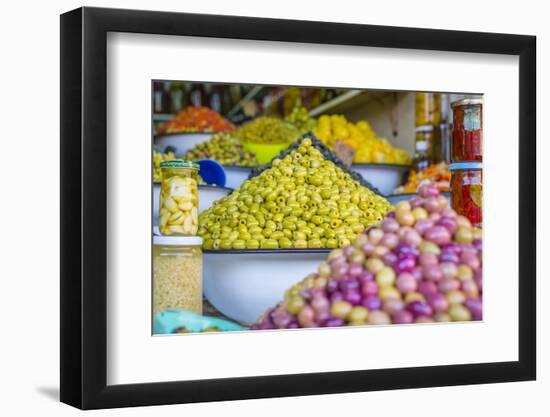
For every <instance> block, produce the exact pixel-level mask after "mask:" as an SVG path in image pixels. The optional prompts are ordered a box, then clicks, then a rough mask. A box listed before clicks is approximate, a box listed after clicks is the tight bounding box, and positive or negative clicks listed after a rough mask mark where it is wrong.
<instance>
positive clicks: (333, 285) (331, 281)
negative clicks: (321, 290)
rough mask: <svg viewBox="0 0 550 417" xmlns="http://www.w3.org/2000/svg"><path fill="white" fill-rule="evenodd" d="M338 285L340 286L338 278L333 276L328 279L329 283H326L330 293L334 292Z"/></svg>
mask: <svg viewBox="0 0 550 417" xmlns="http://www.w3.org/2000/svg"><path fill="white" fill-rule="evenodd" d="M338 287H339V285H338V280H337V279H334V278H331V279H329V280H328V281H327V285H326V287H325V289H326V290H327V292H328V293H329V294H330V293H333V292H334V291H337V290H338Z"/></svg>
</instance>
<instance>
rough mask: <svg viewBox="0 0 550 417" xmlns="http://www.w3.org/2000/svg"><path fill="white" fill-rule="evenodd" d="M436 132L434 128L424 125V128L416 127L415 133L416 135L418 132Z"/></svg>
mask: <svg viewBox="0 0 550 417" xmlns="http://www.w3.org/2000/svg"><path fill="white" fill-rule="evenodd" d="M432 130H434V127H433V126H432V125H424V126H416V127H415V129H414V131H415V132H416V133H418V132H431V131H432Z"/></svg>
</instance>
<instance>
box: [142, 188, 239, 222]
mask: <svg viewBox="0 0 550 417" xmlns="http://www.w3.org/2000/svg"><path fill="white" fill-rule="evenodd" d="M231 191H233V190H232V189H231V188H227V187H218V186H217V185H199V214H200V213H202V212H203V211H204V210H206V209H207V208H209V207H211V206H212V204H214V201H216V200H219V199H220V198H223V197H225V196H226V195H228V194H229V193H230V192H231ZM159 204H160V183H154V184H153V224H158V218H159Z"/></svg>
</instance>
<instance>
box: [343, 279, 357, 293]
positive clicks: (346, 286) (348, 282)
mask: <svg viewBox="0 0 550 417" xmlns="http://www.w3.org/2000/svg"><path fill="white" fill-rule="evenodd" d="M358 288H359V282H357V280H356V279H355V278H351V277H346V278H343V279H341V280H340V290H341V291H350V290H357V289H358Z"/></svg>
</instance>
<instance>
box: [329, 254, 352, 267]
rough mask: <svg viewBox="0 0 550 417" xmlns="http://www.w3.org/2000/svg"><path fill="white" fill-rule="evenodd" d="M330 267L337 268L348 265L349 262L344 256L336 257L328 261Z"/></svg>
mask: <svg viewBox="0 0 550 417" xmlns="http://www.w3.org/2000/svg"><path fill="white" fill-rule="evenodd" d="M328 262H329V264H330V266H331V267H332V266H336V265H346V264H347V262H348V260H347V259H346V257H345V256H344V255H343V254H340V255H336V256H335V257H334V258H332V259H331V260H330V261H328Z"/></svg>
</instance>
